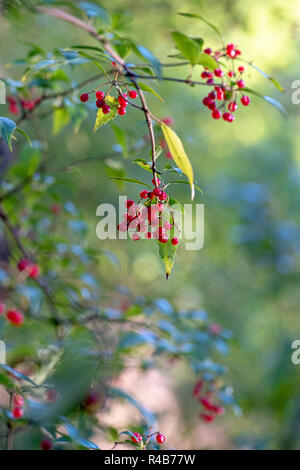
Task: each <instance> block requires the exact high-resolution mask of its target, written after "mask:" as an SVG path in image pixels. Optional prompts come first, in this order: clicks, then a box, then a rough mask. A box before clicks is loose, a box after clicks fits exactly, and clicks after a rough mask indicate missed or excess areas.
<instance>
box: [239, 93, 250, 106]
mask: <svg viewBox="0 0 300 470" xmlns="http://www.w3.org/2000/svg"><path fill="white" fill-rule="evenodd" d="M241 103H242V105H244V106H249V104H250V98H249V96H246V95H244V96H242V98H241Z"/></svg>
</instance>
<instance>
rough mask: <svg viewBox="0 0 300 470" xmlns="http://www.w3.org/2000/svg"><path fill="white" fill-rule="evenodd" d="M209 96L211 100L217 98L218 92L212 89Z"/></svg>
mask: <svg viewBox="0 0 300 470" xmlns="http://www.w3.org/2000/svg"><path fill="white" fill-rule="evenodd" d="M208 97H209V98H210V99H211V100H215V99H216V94H215V92H214V91H211V92H209V93H208Z"/></svg>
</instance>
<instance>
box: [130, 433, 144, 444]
mask: <svg viewBox="0 0 300 470" xmlns="http://www.w3.org/2000/svg"><path fill="white" fill-rule="evenodd" d="M132 434H133V436H131V440H132V442H134V443H135V444H138V443H139V442H142V440H143V438H142V436H141V435H140V433H139V432H133V433H132Z"/></svg>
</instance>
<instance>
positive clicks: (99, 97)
mask: <svg viewBox="0 0 300 470" xmlns="http://www.w3.org/2000/svg"><path fill="white" fill-rule="evenodd" d="M96 98H97V100H99V99H101V98H104V92H103V91H100V90H98V91H96Z"/></svg>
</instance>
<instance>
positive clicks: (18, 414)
mask: <svg viewBox="0 0 300 470" xmlns="http://www.w3.org/2000/svg"><path fill="white" fill-rule="evenodd" d="M23 414H24V411H23V409H22V408H21V407H20V406H15V407H14V408H13V409H12V415H13V417H14V418H16V419H19V418H22V416H23Z"/></svg>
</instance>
